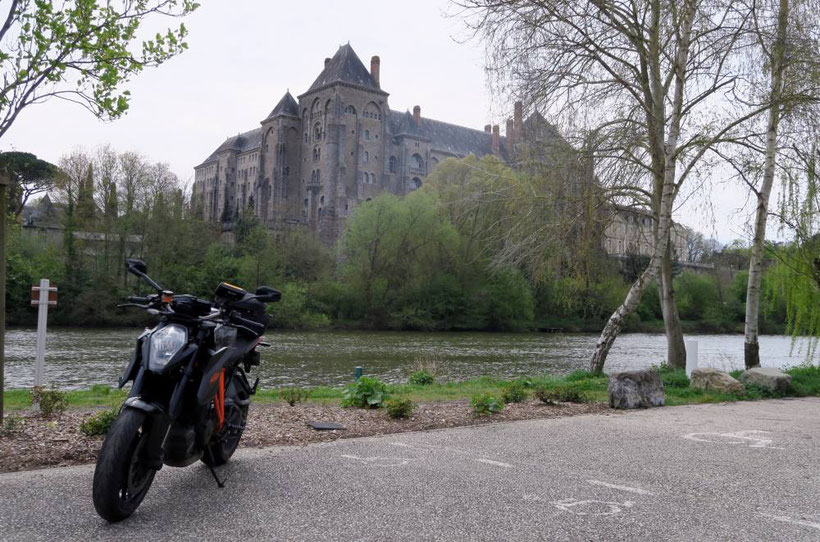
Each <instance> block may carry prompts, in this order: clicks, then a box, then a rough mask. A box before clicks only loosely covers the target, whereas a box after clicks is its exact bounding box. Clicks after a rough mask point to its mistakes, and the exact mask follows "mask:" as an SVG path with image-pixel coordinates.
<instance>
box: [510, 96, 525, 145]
mask: <svg viewBox="0 0 820 542" xmlns="http://www.w3.org/2000/svg"><path fill="white" fill-rule="evenodd" d="M513 132H514V133H515V135H516V137H522V136H523V135H524V106H523V105H522V104H521V100H519V101H517V102H515V111H514V112H513ZM507 137H509V136H507Z"/></svg>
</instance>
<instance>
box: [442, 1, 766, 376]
mask: <svg viewBox="0 0 820 542" xmlns="http://www.w3.org/2000/svg"><path fill="white" fill-rule="evenodd" d="M458 3H459V5H460V6H462V7H463V8H465V9H466V10H467V11H466V17H467V20H468V24H470V25H471V26H472V28H473V29H474V30H475V32H476V34H477V35H479V36H481V37H482V38H483V39H484V40H485V43H486V45H487V49H488V64H489V66H490V70H491V74H492V75H493V76H494V77H495V80H496V82H497V83H500V85H501V86H502V87H503V88H505V89H506V90H507V91H508V92H510V93H513V94H515V95H517V96H521V97H526V98H527V99H528V100H530V101H531V103H535V104H540V105H541V107H542V108H543V109H545V110H547V111H548V112H549V113H550V115H551V117H552V118H554V119H556V120H557V121H558V122H560V124H561V125H562V127H563V128H564V129H565V131H567V132H568V133H575V134H579V135H582V136H584V137H586V136H587V135H588V134H589V133H590V132H593V131H594V133H595V134H596V136H597V139H598V141H599V144H598V145H597V147H596V148H597V149H598V152H597V154H596V163H597V164H598V165H597V168H596V175H597V176H598V178H599V179H601V181H602V182H603V183H604V184H605V185H607V186H608V187H609V188H610V190H611V191H612V193H613V195H614V196H615V197H623V198H632V199H638V200H642V201H645V202H649V203H650V204H651V209H652V212H653V214H654V215H655V246H654V252H653V254H652V257H651V259H650V261H649V265H648V267H647V268H646V270H645V271H644V272H643V274H642V275H641V276H640V277H638V279H637V280H636V281H635V282H634V283H633V285H632V287H631V288H630V290H629V292H628V294H627V295H626V298H625V299H624V302H623V304H622V305H621V306H620V307H619V308H618V309H617V310H616V311H615V312H614V313H613V314H612V316H611V317H610V319H609V321H608V322H607V324H606V326H605V327H604V329H603V331H602V333H601V336H600V338H599V340H598V342H597V345H596V349H595V352H594V354H593V356H592V358H591V360H590V366H589V367H590V370H591V371H594V372H601V371H602V370H603V368H604V364H605V361H606V357H607V354H608V353H609V350H610V348H611V346H612V344H613V342H614V341H615V338H616V337H617V336H618V334H619V332H620V330H621V328H622V325H623V322H624V319H625V318H626V317H627V316H628V315H629V314H630V313H632V312H633V311H634V310H635V308H636V307H637V305H638V303H639V302H640V299H641V296H642V295H643V293H644V291H645V290H646V287H647V285H648V284H649V283H650V282H651V280H652V279H653V278H655V277H656V276H657V275H658V274H659V272H661V279H662V280H661V283H662V293H664V296H663V302H664V307H665V309H669V311H667V310H665V311H664V316H665V317H666V320H667V332H668V333H667V337H668V340H669V350H670V351H669V359H670V360H675V361H677V362H679V360H681V359H685V358H684V356H685V352H684V351H683V341H682V337H681V335H680V325H679V322H677V318H676V316H677V310H676V309H674V298H673V297H672V290H671V280H664V278H667V279H670V278H671V266H668V267H667V266H665V265H664V262H665V261H666V262H667V263H668V262H669V258H670V254H669V252H668V247H669V235H670V228H671V224H672V210H673V205H674V202H675V198H676V197H677V195H678V193H679V192H680V190H681V187H682V186H684V184H685V183H686V181H687V180H688V179H690V178H692V177H697V176H699V175H704V174H706V173H707V166H708V165H709V162H708V160H706V158H708V157H709V153H710V151H712V150H713V149H715V148H717V147H718V146H719V145H720V144H722V143H725V142H727V141H730V140H734V139H736V138H737V137H738V134H739V133H741V132H742V128H743V126H744V124H745V123H746V122H748V121H749V120H750V119H753V118H755V117H756V116H757V115H759V114H761V112H763V111H765V110H766V106H765V104H764V105H760V106H758V107H754V106H750V105H748V104H745V103H740V102H737V101H736V100H733V99H731V98H733V91H734V90H735V88H736V86H737V85H738V83H739V81H738V79H739V78H740V77H741V75H740V73H741V72H740V71H739V70H738V69H736V66H735V65H734V64H735V62H737V59H736V54H737V52H738V48H739V47H741V46H742V43H741V42H740V41H739V40H738V36H739V35H741V34H742V32H744V31H745V29H746V28H747V26H748V24H749V20H748V18H749V16H750V14H749V11H748V10H747V9H745V8H746V6H745V4H743V3H741V2H739V1H735V0H708V1H707V0H682V1H671V0H670V1H661V0H578V1H568V0H460V1H459V2H458ZM727 98H729V99H727ZM623 172H626V173H628V174H627V175H622V173H623ZM671 309H674V314H673V313H672V312H671Z"/></svg>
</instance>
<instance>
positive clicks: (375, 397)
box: [342, 376, 390, 408]
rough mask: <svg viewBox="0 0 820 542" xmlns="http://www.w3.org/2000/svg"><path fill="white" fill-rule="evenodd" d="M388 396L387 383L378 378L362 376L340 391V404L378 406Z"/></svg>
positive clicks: (365, 406) (360, 406)
mask: <svg viewBox="0 0 820 542" xmlns="http://www.w3.org/2000/svg"><path fill="white" fill-rule="evenodd" d="M389 397H390V393H388V391H387V384H385V383H384V382H382V381H381V380H379V379H378V378H373V377H370V376H363V377H361V378H360V379H359V380H357V381H356V382H354V383H353V384H350V385H348V386H347V388H345V390H344V391H343V392H342V406H343V407H351V406H354V407H359V408H379V407H381V406H382V405H383V404H384V401H385V400H387V399H388V398H389Z"/></svg>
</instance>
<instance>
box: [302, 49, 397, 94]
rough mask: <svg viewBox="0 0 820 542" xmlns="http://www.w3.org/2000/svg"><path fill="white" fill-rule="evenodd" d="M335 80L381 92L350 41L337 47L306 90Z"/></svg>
mask: <svg viewBox="0 0 820 542" xmlns="http://www.w3.org/2000/svg"><path fill="white" fill-rule="evenodd" d="M337 82H342V83H349V84H351V85H356V86H359V87H365V88H368V89H373V90H375V91H379V92H381V91H380V89H379V85H378V83H376V81H375V80H374V79H373V76H372V75H370V72H369V71H368V69H367V68H365V66H364V64H362V61H361V60H360V59H359V57H358V55H356V52H355V51H354V50H353V47H351V46H350V42H348V43H347V44H346V45H342V46H341V47H339V50H338V51H336V54H335V55H333V58H331V59H330V62H328V63H327V65H326V66H325V68H324V69H323V70H322V73H320V74H319V77H317V78H316V80H315V81H314V82H313V84H312V85H310V88H309V89H308V92H312V91H314V90H317V89H320V88H322V87H325V86H328V85H330V84H333V83H337ZM306 94H307V93H306Z"/></svg>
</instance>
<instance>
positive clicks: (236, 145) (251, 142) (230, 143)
mask: <svg viewBox="0 0 820 542" xmlns="http://www.w3.org/2000/svg"><path fill="white" fill-rule="evenodd" d="M261 146H262V127H261V126H260V127H259V128H255V129H253V130H251V131H249V132H244V133H241V134H239V135H235V136H233V137H229V138H228V139H226V140H225V142H224V143H222V145H220V146H219V147H217V149H216V150H215V151H214V152H212V153H211V155H210V156H208V158H206V159H205V160H204V161H203V162H202V163H201V164H199V166H196V167H200V166H204V165H205V164H208V163H210V162H216V158H217V155H218V154H219V153H221V152H223V151H229V150H233V151H237V152H246V151H250V150H253V149H258V148H260V147H261Z"/></svg>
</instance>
